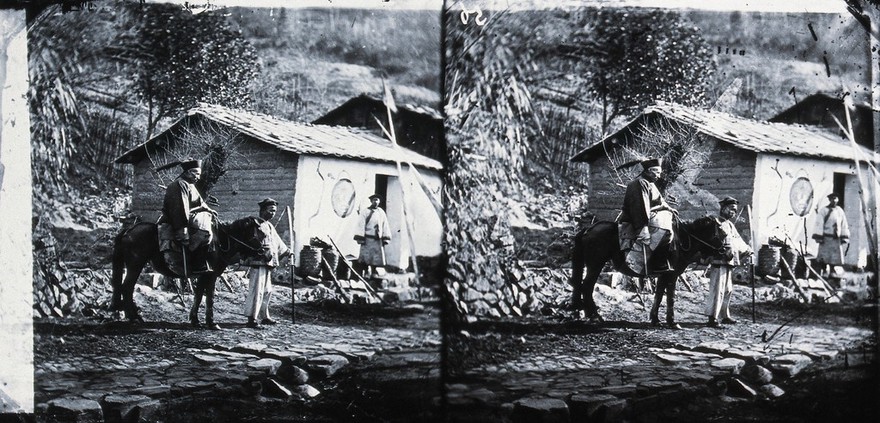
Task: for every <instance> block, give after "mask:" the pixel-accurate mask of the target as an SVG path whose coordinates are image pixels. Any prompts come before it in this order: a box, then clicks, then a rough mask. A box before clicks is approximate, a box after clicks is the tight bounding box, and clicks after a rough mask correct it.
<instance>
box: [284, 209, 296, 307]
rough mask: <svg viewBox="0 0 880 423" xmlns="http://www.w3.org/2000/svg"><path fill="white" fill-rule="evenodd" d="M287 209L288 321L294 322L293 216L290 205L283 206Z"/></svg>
mask: <svg viewBox="0 0 880 423" xmlns="http://www.w3.org/2000/svg"><path fill="white" fill-rule="evenodd" d="M285 210H286V211H287V230H288V232H289V235H290V237H289V238H290V239H289V241H290V257H288V258H287V261H288V262H289V263H290V323H292V324H296V286H294V283H295V281H294V280H293V270H294V269H293V218H292V217H291V213H290V206H287V207H286V208H285Z"/></svg>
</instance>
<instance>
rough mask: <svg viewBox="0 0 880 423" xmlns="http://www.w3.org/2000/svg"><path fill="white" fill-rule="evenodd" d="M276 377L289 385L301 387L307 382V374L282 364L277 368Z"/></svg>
mask: <svg viewBox="0 0 880 423" xmlns="http://www.w3.org/2000/svg"><path fill="white" fill-rule="evenodd" d="M277 376H278V378H279V379H281V380H283V381H284V382H285V383H289V384H291V385H303V384H305V383H307V382H308V381H309V373H308V372H306V371H305V370H303V369H301V368H299V367H297V366H294V365H292V364H282V365H281V367H279V368H278V373H277Z"/></svg>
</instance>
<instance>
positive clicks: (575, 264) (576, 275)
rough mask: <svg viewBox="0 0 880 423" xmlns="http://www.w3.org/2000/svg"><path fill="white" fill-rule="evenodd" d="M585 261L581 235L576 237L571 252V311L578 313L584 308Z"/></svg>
mask: <svg viewBox="0 0 880 423" xmlns="http://www.w3.org/2000/svg"><path fill="white" fill-rule="evenodd" d="M584 261H585V257H584V254H583V247H582V246H581V239H580V235H576V236H575V241H574V247H573V248H572V252H571V280H569V282H568V284H569V285H571V309H572V310H573V311H574V312H575V313H577V312H578V311H580V310H581V309H582V308H583V306H584V305H583V295H584Z"/></svg>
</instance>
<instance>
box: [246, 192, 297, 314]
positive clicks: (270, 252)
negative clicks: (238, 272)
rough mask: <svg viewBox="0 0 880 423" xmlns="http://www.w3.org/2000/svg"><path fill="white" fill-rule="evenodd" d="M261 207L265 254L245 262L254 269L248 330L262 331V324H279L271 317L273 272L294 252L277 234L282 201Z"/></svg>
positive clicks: (249, 288) (261, 202)
mask: <svg viewBox="0 0 880 423" xmlns="http://www.w3.org/2000/svg"><path fill="white" fill-rule="evenodd" d="M257 204H258V205H259V206H260V214H259V217H255V218H254V219H256V220H257V221H258V222H259V229H258V230H259V231H260V232H261V234H262V235H261V236H262V238H261V239H262V251H261V253H260V254H259V255H258V256H256V257H252V258H249V259H247V260H244V262H245V263H244V264H246V265H247V266H250V282H249V283H248V294H247V300H246V301H245V305H244V313H245V315H246V316H247V318H248V322H247V327H249V328H253V329H261V328H262V325H274V324H276V323H277V322H276V321H275V320H273V319H272V318H271V317H269V300H270V299H271V298H272V270H273V269H275V268H276V267H278V265H279V264H281V259H283V258H285V257H288V256H290V249H289V248H288V247H287V245H286V244H284V241H283V240H282V239H281V236H279V235H278V232H277V231H275V225H273V224H272V222H271V219H272V218H273V217H275V213H276V212H278V202H277V201H275V200H273V199H271V198H266V199H264V200H263V201H260V202H259V203H257Z"/></svg>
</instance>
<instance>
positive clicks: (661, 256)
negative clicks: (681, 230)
mask: <svg viewBox="0 0 880 423" xmlns="http://www.w3.org/2000/svg"><path fill="white" fill-rule="evenodd" d="M641 164H642V169H643V170H642V173H641V174H640V175H639V176H638V177H637V178H636V179H634V180H633V181H632V182H630V183H629V185H627V187H626V194H625V195H624V197H623V209H622V211H621V213H620V216H619V217H618V219H617V222H618V224H619V228H618V230H619V231H620V232H619V233H620V247H621V250H622V251H624V252H625V260H626V265H627V266H628V267H629V268H630V269H631V270H632V271H633V273H636V274H638V275H643V276H647V275H649V274H656V273H663V272H669V271H672V263H674V262H675V256H674V254H675V248H674V244H673V239H672V237H673V232H672V220H673V218H674V216H675V215H676V214H677V213H678V212H677V211H676V210H675V209H674V208H672V207H670V206H669V204H667V203H666V200H664V199H663V196H662V195H661V194H660V190H658V189H657V185H656V184H655V183H656V182H657V180H658V179H659V178H660V175H661V174H662V165H663V163H662V161H661V159H648V160H644V161H642V163H641Z"/></svg>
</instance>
